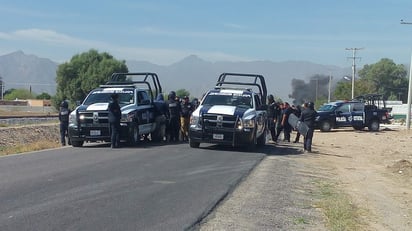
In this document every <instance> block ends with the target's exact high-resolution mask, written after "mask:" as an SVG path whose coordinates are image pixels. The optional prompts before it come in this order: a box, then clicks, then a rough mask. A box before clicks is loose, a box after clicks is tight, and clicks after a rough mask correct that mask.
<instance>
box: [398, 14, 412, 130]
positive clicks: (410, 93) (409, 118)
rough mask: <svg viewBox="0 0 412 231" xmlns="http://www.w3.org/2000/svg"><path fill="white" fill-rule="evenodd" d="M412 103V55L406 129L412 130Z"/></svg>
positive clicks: (402, 22)
mask: <svg viewBox="0 0 412 231" xmlns="http://www.w3.org/2000/svg"><path fill="white" fill-rule="evenodd" d="M401 24H409V25H410V24H412V23H411V22H404V21H403V20H401ZM411 101H412V55H411V64H410V66H409V87H408V103H407V104H408V106H407V108H408V109H407V111H406V129H408V130H409V129H411V103H412V102H411Z"/></svg>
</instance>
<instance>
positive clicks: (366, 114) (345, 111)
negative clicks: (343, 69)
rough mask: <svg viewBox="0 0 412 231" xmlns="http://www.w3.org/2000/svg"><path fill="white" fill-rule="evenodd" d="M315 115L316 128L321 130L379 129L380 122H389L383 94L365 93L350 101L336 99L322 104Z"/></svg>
mask: <svg viewBox="0 0 412 231" xmlns="http://www.w3.org/2000/svg"><path fill="white" fill-rule="evenodd" d="M317 112H318V116H317V117H316V128H318V129H320V130H321V131H323V132H327V131H330V130H331V129H333V128H340V127H353V128H354V129H355V130H362V129H364V128H365V127H367V128H368V130H369V131H379V128H380V124H381V123H389V118H390V116H389V112H388V110H387V109H386V105H385V101H384V100H383V96H382V95H379V94H367V95H361V96H358V97H356V98H355V99H353V100H350V101H336V102H331V103H327V104H324V105H322V106H321V107H320V108H319V109H318V110H317Z"/></svg>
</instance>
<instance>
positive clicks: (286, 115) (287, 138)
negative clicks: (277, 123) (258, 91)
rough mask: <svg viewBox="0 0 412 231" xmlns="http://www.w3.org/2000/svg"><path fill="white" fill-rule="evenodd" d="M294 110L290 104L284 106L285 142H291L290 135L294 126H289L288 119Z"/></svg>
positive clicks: (283, 125)
mask: <svg viewBox="0 0 412 231" xmlns="http://www.w3.org/2000/svg"><path fill="white" fill-rule="evenodd" d="M292 112H293V109H292V108H291V107H290V104H289V103H288V102H285V103H284V104H283V110H282V122H281V125H282V127H283V135H284V137H283V141H286V142H290V133H291V132H292V126H291V125H290V124H289V122H288V119H289V115H290V114H292Z"/></svg>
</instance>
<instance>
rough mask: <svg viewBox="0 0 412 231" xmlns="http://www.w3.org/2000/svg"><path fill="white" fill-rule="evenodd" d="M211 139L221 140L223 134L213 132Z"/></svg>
mask: <svg viewBox="0 0 412 231" xmlns="http://www.w3.org/2000/svg"><path fill="white" fill-rule="evenodd" d="M213 139H215V140H223V134H213Z"/></svg>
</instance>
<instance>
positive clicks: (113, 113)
mask: <svg viewBox="0 0 412 231" xmlns="http://www.w3.org/2000/svg"><path fill="white" fill-rule="evenodd" d="M111 98H112V100H111V101H110V103H109V123H110V138H111V139H110V140H111V142H112V148H118V147H119V144H120V119H121V117H122V112H121V111H120V105H119V102H118V100H119V95H118V94H116V93H114V94H112V95H111Z"/></svg>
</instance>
